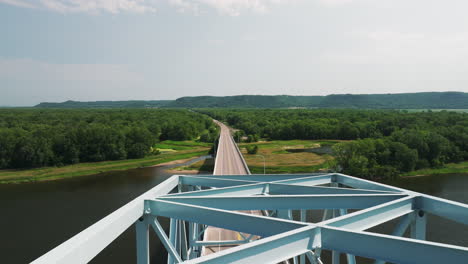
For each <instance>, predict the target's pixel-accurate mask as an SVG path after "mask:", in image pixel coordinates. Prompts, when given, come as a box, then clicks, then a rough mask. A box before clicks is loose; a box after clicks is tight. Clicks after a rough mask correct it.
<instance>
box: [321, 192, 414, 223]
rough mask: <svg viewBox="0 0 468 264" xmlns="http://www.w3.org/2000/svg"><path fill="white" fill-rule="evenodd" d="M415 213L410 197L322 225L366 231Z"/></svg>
mask: <svg viewBox="0 0 468 264" xmlns="http://www.w3.org/2000/svg"><path fill="white" fill-rule="evenodd" d="M411 212H413V197H412V196H408V197H404V198H401V199H398V200H395V201H391V202H388V203H385V204H380V205H377V206H374V207H371V208H368V209H365V210H361V211H357V212H354V213H351V214H347V215H343V216H340V217H338V218H333V219H330V220H328V221H325V222H321V223H320V224H322V225H327V226H333V227H340V228H345V229H352V230H359V231H361V230H366V229H369V228H371V227H374V226H378V225H380V224H383V223H385V222H388V221H390V220H392V219H395V218H398V217H400V216H403V215H406V214H409V213H411Z"/></svg>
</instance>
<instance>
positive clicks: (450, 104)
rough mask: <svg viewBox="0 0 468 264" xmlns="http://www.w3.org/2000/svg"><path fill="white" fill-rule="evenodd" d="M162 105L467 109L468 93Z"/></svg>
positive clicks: (211, 99)
mask: <svg viewBox="0 0 468 264" xmlns="http://www.w3.org/2000/svg"><path fill="white" fill-rule="evenodd" d="M164 107H185V108H187V107H189V108H288V107H291V108H294V107H304V108H355V109H468V93H462V92H426V93H401V94H331V95H327V96H291V95H236V96H194V97H181V98H178V99H177V100H175V101H172V102H168V103H167V104H166V105H165V106H164Z"/></svg>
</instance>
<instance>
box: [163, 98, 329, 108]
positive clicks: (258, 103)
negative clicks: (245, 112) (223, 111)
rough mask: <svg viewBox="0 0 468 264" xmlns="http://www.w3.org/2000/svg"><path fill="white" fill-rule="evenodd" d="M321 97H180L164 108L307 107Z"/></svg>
mask: <svg viewBox="0 0 468 264" xmlns="http://www.w3.org/2000/svg"><path fill="white" fill-rule="evenodd" d="M322 97H323V96H290V95H236V96H194V97H181V98H179V99H177V100H175V101H173V102H171V103H169V104H167V105H166V107H189V108H204V107H206V108H211V107H229V108H243V107H246V108H280V107H281V108H284V107H308V106H310V105H313V104H317V103H319V102H320V101H321V100H322Z"/></svg>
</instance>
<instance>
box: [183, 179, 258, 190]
mask: <svg viewBox="0 0 468 264" xmlns="http://www.w3.org/2000/svg"><path fill="white" fill-rule="evenodd" d="M179 177H180V183H181V184H184V185H193V186H205V187H216V188H222V187H230V186H237V185H246V184H254V183H257V182H254V181H247V180H230V179H221V178H219V179H218V178H215V177H216V176H215V177H213V178H208V177H192V176H179Z"/></svg>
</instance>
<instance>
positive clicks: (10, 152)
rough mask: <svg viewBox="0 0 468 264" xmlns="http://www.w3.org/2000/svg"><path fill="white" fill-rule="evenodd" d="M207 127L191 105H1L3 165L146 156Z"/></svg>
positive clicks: (208, 123)
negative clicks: (156, 147)
mask: <svg viewBox="0 0 468 264" xmlns="http://www.w3.org/2000/svg"><path fill="white" fill-rule="evenodd" d="M205 131H216V128H215V125H214V124H213V122H212V121H211V120H210V118H208V117H206V116H203V115H200V114H198V113H194V112H190V111H186V110H161V109H127V110H122V109H119V110H111V109H107V110H97V109H93V110H91V109H76V110H70V109H0V169H5V168H34V167H43V166H62V165H66V164H75V163H78V162H95V161H105V160H122V159H129V158H131V159H134V158H142V157H144V156H146V155H149V154H153V155H154V154H158V153H159V152H158V151H154V150H153V149H152V147H153V146H154V145H155V143H156V142H158V141H160V140H162V139H171V140H192V139H195V138H198V137H199V136H200V135H201V134H202V133H203V132H205ZM210 133H212V132H210ZM213 133H214V132H213ZM210 136H211V134H210ZM194 144H195V143H194ZM196 144H201V145H202V144H206V143H196Z"/></svg>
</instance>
